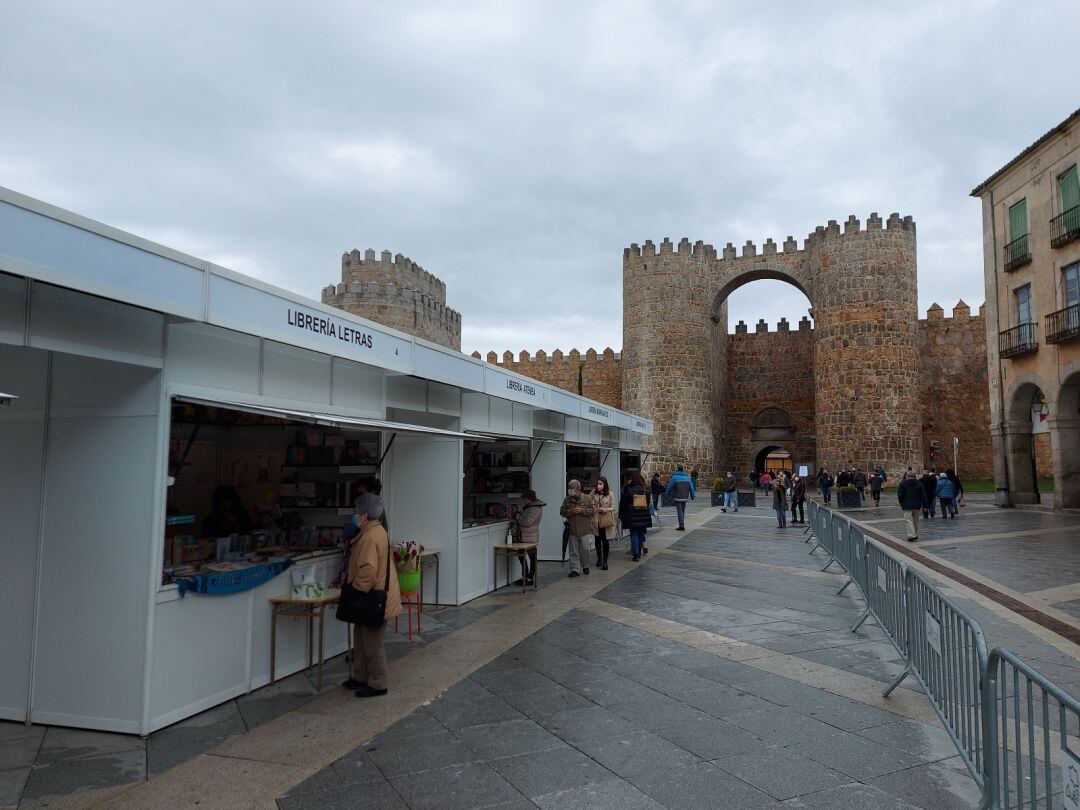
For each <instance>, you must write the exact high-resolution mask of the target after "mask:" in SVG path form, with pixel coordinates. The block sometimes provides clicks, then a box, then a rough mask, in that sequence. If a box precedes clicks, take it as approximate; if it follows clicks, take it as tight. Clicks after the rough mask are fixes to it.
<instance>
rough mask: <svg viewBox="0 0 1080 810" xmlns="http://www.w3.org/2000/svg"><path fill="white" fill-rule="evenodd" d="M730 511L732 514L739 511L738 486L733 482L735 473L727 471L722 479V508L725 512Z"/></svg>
mask: <svg viewBox="0 0 1080 810" xmlns="http://www.w3.org/2000/svg"><path fill="white" fill-rule="evenodd" d="M728 509H730V510H731V511H732V512H738V511H739V485H738V483H737V482H736V481H735V473H734V472H732V471H731V470H728V472H727V476H726V477H725V478H724V508H723V511H724V512H726V511H727V510H728Z"/></svg>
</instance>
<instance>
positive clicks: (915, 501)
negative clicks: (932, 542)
mask: <svg viewBox="0 0 1080 810" xmlns="http://www.w3.org/2000/svg"><path fill="white" fill-rule="evenodd" d="M896 499H897V500H898V501H900V508H901V509H903V510H904V521H905V523H906V524H907V540H908V542H909V543H914V542H915V541H916V540H918V539H919V513H920V512H921V511H922V510H923V509H925V508H926V490H925V489H924V488H923V485H922V482H921V481H920V480H919V479H917V478H916V477H915V471H914V470H908V471H907V473H905V475H904V480H903V481H901V482H900V486H898V487H897V488H896Z"/></svg>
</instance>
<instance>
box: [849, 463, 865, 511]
mask: <svg viewBox="0 0 1080 810" xmlns="http://www.w3.org/2000/svg"><path fill="white" fill-rule="evenodd" d="M851 483H852V484H853V485H854V486H855V489H857V490H859V503H862V502H863V501H865V500H866V484H867V480H866V473H864V472H863V471H862V470H860V469H859V468H858V467H852V468H851Z"/></svg>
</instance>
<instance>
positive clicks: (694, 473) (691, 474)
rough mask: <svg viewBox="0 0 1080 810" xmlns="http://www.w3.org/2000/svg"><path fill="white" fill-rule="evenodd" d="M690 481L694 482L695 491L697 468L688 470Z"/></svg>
mask: <svg viewBox="0 0 1080 810" xmlns="http://www.w3.org/2000/svg"><path fill="white" fill-rule="evenodd" d="M690 480H691V481H693V482H694V489H697V467H694V468H693V469H692V470H690Z"/></svg>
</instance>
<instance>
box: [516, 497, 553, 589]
mask: <svg viewBox="0 0 1080 810" xmlns="http://www.w3.org/2000/svg"><path fill="white" fill-rule="evenodd" d="M545 506H547V504H546V503H544V502H543V501H542V500H540V499H539V498H538V497H537V496H536V491H535V490H532V489H526V490H524V491H523V492H522V493H521V508H520V509H519V510H518V511H517V513H516V514H515V515H514V520H515V522H516V523H517V526H518V539H517V540H515V541H514V542H517V543H537V544H539V542H540V520H541V518H543V516H544V507H545ZM518 560H519V561H520V562H521V579H519V580H518V581H517V582H516V583H514V584H515V585H521V584H522V582H523V581H524V584H526V585H532V584H533V578H534V577H535V576H536V572H535V571H531V570H529V559H528V555H527V554H523V555H522V556H521V557H519V558H518Z"/></svg>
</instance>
